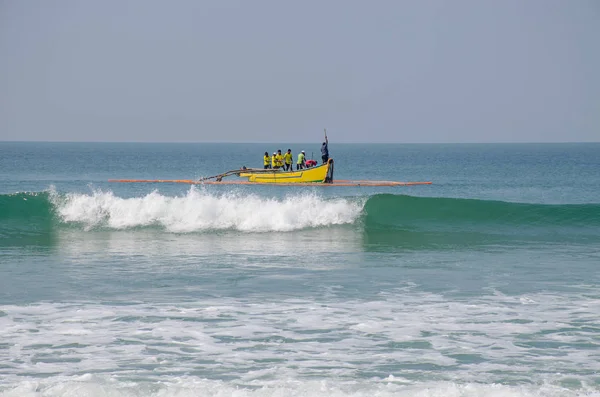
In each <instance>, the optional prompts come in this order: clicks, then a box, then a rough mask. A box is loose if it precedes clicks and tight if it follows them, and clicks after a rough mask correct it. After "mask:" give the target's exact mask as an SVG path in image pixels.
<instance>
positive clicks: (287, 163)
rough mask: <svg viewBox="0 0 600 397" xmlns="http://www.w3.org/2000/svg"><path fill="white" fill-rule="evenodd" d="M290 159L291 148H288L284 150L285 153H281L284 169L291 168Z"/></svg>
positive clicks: (291, 157)
mask: <svg viewBox="0 0 600 397" xmlns="http://www.w3.org/2000/svg"><path fill="white" fill-rule="evenodd" d="M292 159H293V155H292V149H288V150H287V152H285V154H284V155H283V161H284V163H285V167H284V169H285V170H286V171H291V170H292Z"/></svg>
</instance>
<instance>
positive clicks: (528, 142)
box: [0, 139, 600, 145]
mask: <svg viewBox="0 0 600 397" xmlns="http://www.w3.org/2000/svg"><path fill="white" fill-rule="evenodd" d="M0 143H127V144H132V143H141V144H145V143H149V144H220V145H224V144H228V145H229V144H255V145H260V144H265V145H269V144H281V142H275V141H272V142H266V141H258V142H249V141H68V140H11V139H9V140H0ZM334 143H335V144H343V145H515V144H516V145H518V144H580V143H592V144H597V143H600V140H598V141H547V142H539V141H505V142H504V141H490V142H476V141H466V142H358V141H356V142H354V141H353V142H334ZM287 144H289V145H311V144H318V145H320V144H321V143H320V141H316V142H288V143H287Z"/></svg>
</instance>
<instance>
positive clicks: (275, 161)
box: [271, 152, 277, 170]
mask: <svg viewBox="0 0 600 397" xmlns="http://www.w3.org/2000/svg"><path fill="white" fill-rule="evenodd" d="M271 168H273V169H274V170H276V169H277V153H275V152H273V157H271Z"/></svg>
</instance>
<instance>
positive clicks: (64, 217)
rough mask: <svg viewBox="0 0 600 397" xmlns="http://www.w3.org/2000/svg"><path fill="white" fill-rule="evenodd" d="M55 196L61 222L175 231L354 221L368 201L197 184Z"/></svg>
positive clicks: (253, 229) (52, 197)
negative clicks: (175, 191)
mask: <svg viewBox="0 0 600 397" xmlns="http://www.w3.org/2000/svg"><path fill="white" fill-rule="evenodd" d="M50 200H51V202H52V204H53V206H54V208H55V211H56V214H57V215H58V217H59V219H60V220H61V221H62V222H64V223H80V224H83V225H84V227H85V228H86V229H88V230H89V229H92V228H96V227H106V228H110V229H129V228H135V227H144V226H160V227H163V228H164V229H165V230H167V231H169V232H175V233H185V232H195V231H206V230H238V231H243V232H273V231H283V232H285V231H293V230H299V229H305V228H311V227H324V226H331V225H342V224H351V223H353V222H355V221H356V220H357V219H358V217H359V216H360V214H361V212H362V208H363V206H364V202H363V201H360V200H356V201H352V200H348V199H341V198H340V199H324V198H323V197H320V196H318V195H316V194H303V195H301V196H298V195H295V196H294V197H289V196H288V197H284V198H281V199H280V198H265V197H261V196H258V195H255V194H241V193H231V192H230V193H224V194H216V193H209V192H207V191H205V190H203V189H198V188H196V187H191V188H190V190H188V192H187V194H186V195H184V196H178V197H171V196H165V195H162V194H161V193H159V192H158V191H154V192H152V193H150V194H147V195H145V196H143V197H134V198H121V197H118V196H115V195H114V193H113V192H112V191H107V192H104V191H100V190H96V191H94V192H92V193H91V194H81V193H68V194H66V195H61V194H58V193H56V191H55V190H52V191H51V193H50Z"/></svg>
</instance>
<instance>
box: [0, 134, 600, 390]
mask: <svg viewBox="0 0 600 397" xmlns="http://www.w3.org/2000/svg"><path fill="white" fill-rule="evenodd" d="M330 146H331V147H330V152H331V156H332V157H333V158H334V159H335V162H336V163H335V164H336V169H335V172H336V174H335V177H336V178H339V179H381V180H402V181H432V182H433V184H432V185H430V186H413V187H395V188H389V187H381V188H365V187H343V188H342V187H320V186H316V187H273V186H239V187H234V186H195V187H190V186H189V185H167V184H117V183H109V182H107V180H108V179H110V178H139V179H145V178H152V179H182V178H186V179H187V178H192V179H193V178H199V177H202V176H208V175H214V174H217V173H219V172H222V171H226V170H229V169H237V168H239V167H241V166H243V165H245V166H260V165H261V160H262V154H263V153H264V152H265V151H269V152H272V151H273V150H275V149H279V148H281V149H283V150H285V149H287V148H288V147H290V148H292V150H293V152H294V153H297V152H298V151H299V150H306V151H307V153H308V155H309V157H310V155H311V151H313V150H314V155H315V157H317V154H318V153H317V152H318V149H319V146H318V143H317V144H315V145H314V148H312V147H309V146H308V145H306V144H302V145H296V144H294V145H288V144H285V145H283V144H267V145H265V144H133V143H131V144H122V143H121V144H108V143H106V144H104V143H86V144H84V143H8V142H4V143H0V395H2V396H231V395H233V396H375V395H377V396H504V395H509V396H600V373H599V371H600V364H599V363H600V288H599V287H598V284H599V281H600V272H599V269H600V198H599V197H600V144H543V145H542V144H515V145H336V144H335V143H331V145H330Z"/></svg>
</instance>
